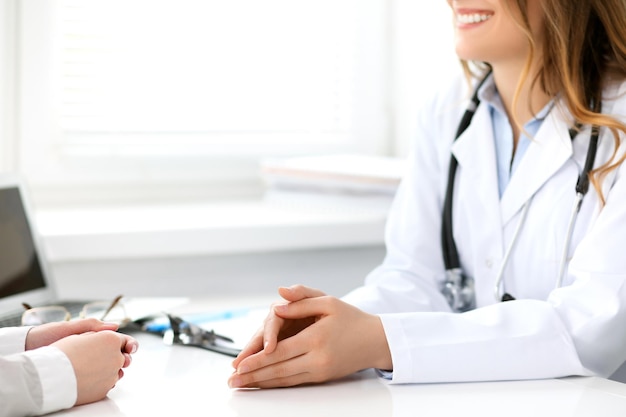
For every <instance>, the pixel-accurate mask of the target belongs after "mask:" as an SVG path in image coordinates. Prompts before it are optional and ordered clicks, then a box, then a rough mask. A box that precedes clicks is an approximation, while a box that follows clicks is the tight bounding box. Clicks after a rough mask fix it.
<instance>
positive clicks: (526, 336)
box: [344, 79, 626, 383]
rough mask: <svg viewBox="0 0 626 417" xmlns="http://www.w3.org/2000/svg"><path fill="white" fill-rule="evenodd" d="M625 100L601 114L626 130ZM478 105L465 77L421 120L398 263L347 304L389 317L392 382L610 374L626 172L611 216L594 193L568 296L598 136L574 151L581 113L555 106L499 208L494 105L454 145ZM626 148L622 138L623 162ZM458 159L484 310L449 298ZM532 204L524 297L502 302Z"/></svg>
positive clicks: (620, 321) (624, 279) (468, 261)
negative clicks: (456, 308) (458, 306)
mask: <svg viewBox="0 0 626 417" xmlns="http://www.w3.org/2000/svg"><path fill="white" fill-rule="evenodd" d="M625 93H626V84H617V85H613V86H611V87H610V88H607V89H606V91H604V100H603V106H602V108H603V112H604V113H605V114H611V115H614V116H616V117H618V118H620V120H622V121H624V119H625V117H624V116H625V115H626V97H623V95H624V94H625ZM467 96H468V90H467V87H466V86H465V85H464V81H463V80H462V79H459V80H458V81H457V82H456V83H454V84H453V85H451V86H450V89H449V90H448V91H447V92H446V93H444V94H440V95H439V96H437V97H436V98H435V99H434V100H433V101H432V102H430V103H428V105H427V106H426V107H425V108H424V110H423V111H422V112H421V114H420V116H419V123H418V132H417V142H416V144H415V146H414V147H413V150H412V154H411V156H410V161H409V170H408V172H407V175H406V176H405V178H404V180H403V182H402V184H401V186H400V188H399V190H398V193H397V195H396V198H395V200H394V203H393V206H392V209H391V212H390V217H389V220H388V223H387V230H386V245H387V256H386V258H385V260H384V261H383V263H382V265H381V266H379V267H378V268H377V269H375V270H374V271H373V272H372V273H371V274H370V275H369V276H368V277H367V279H366V282H365V285H364V286H362V287H360V288H357V289H355V290H354V291H352V292H351V293H349V294H348V295H346V296H345V297H344V300H345V301H348V302H349V303H351V304H354V305H356V306H358V307H360V308H362V309H363V310H365V311H368V312H370V313H375V314H379V315H380V317H381V319H382V323H383V326H384V329H385V333H386V336H387V339H388V342H389V347H390V349H391V354H392V360H393V378H392V382H394V383H407V382H450V381H484V380H512V379H536V378H552V377H561V376H567V375H600V376H605V377H606V376H609V375H611V374H612V373H613V372H614V371H615V370H616V369H617V368H618V367H619V365H621V364H622V362H624V361H625V360H626V164H622V165H621V166H620V167H619V168H618V169H616V170H614V171H613V172H612V173H611V174H610V175H609V176H608V177H607V178H605V180H604V181H603V183H602V191H603V193H604V197H605V199H606V203H605V204H604V205H603V204H602V203H601V200H600V198H599V195H598V193H597V192H596V191H595V189H594V188H593V187H590V189H589V192H588V193H587V196H586V197H585V200H584V201H583V204H582V208H581V211H580V213H579V215H578V218H577V221H576V226H575V230H574V232H573V238H572V243H571V246H570V251H569V255H568V261H569V262H568V265H567V271H566V274H565V278H564V281H563V285H562V286H561V287H560V288H556V287H555V286H556V281H557V275H558V272H559V267H560V263H561V258H562V251H563V247H564V245H565V241H566V235H567V225H568V222H569V219H570V213H571V210H572V205H573V203H574V198H575V191H574V187H575V184H576V180H577V178H578V175H579V173H580V171H581V170H582V166H583V164H584V160H585V157H586V153H587V146H588V143H589V136H590V135H589V132H590V129H589V127H587V128H585V129H584V130H583V131H582V132H581V133H580V134H579V135H578V136H577V137H576V138H575V139H574V140H573V141H572V140H571V139H570V136H569V133H568V128H569V127H570V126H571V124H572V123H571V117H570V116H569V113H568V112H567V110H566V108H565V106H564V105H560V104H557V105H556V106H554V107H553V109H552V110H551V112H550V114H549V115H548V117H547V118H546V119H545V120H544V121H543V124H542V125H541V127H540V129H539V131H538V132H537V134H536V136H535V137H534V138H533V140H532V143H531V145H530V146H529V148H528V150H527V152H526V154H525V155H524V157H523V159H522V161H521V163H520V164H519V166H518V168H517V170H516V171H515V172H514V174H513V176H512V177H511V180H510V182H509V184H508V186H507V188H506V190H505V192H504V194H503V195H502V197H501V198H500V197H499V195H498V179H497V173H496V158H495V147H494V138H493V130H492V125H491V119H490V115H489V111H488V106H487V105H480V106H479V107H478V110H477V112H476V114H475V116H474V118H473V120H472V123H471V125H470V126H469V128H468V129H467V130H466V131H465V133H464V134H463V135H462V136H461V137H460V138H459V139H458V140H457V141H456V142H453V139H454V136H455V132H456V129H457V126H458V123H459V120H460V118H461V115H462V114H463V112H464V110H465V107H466V105H467ZM625 148H626V145H625V144H624V138H622V142H621V145H620V148H619V149H618V156H619V155H622V154H623V153H624V152H625ZM451 151H452V152H453V153H454V155H455V157H456V158H457V160H458V163H459V167H458V170H457V175H456V182H455V189H454V199H453V201H454V202H453V225H454V238H455V241H456V244H457V247H458V250H459V256H460V260H461V267H462V269H463V271H464V272H465V273H466V274H467V275H469V276H471V277H473V278H474V280H475V286H476V297H477V308H476V309H475V310H473V311H470V312H466V313H461V314H455V313H452V312H451V311H450V308H449V306H448V304H447V303H446V301H445V299H444V298H443V296H442V295H441V293H440V291H439V288H440V285H441V283H442V281H443V280H444V278H445V274H444V265H443V260H442V252H441V242H440V233H441V232H440V230H441V223H442V215H441V213H442V207H443V200H444V195H445V188H446V182H447V170H448V165H449V161H450V152H451ZM614 151H615V142H614V139H613V137H612V135H611V133H610V132H609V131H608V129H602V131H601V135H600V140H599V147H598V153H597V157H596V164H595V166H596V167H597V166H599V165H600V164H602V163H604V162H606V161H608V160H610V159H611V158H612V157H613V156H614ZM530 199H532V201H531V203H530V207H529V211H528V214H527V218H526V221H525V222H524V224H523V227H522V229H521V231H520V233H519V236H518V239H517V242H516V244H515V247H514V248H513V250H512V253H511V257H510V259H509V261H508V263H507V265H506V269H505V271H504V278H503V279H504V288H505V290H506V291H507V292H508V293H510V294H512V295H514V296H515V297H516V298H517V300H515V301H510V302H504V303H502V302H499V303H498V302H496V301H495V297H494V286H495V284H496V277H497V274H498V269H499V268H500V265H501V263H502V260H503V257H504V253H505V251H506V249H507V247H508V246H509V244H510V242H511V239H512V236H513V234H514V231H515V229H516V227H517V225H518V222H519V220H520V215H521V209H522V207H523V205H524V203H526V202H527V201H529V200H530Z"/></svg>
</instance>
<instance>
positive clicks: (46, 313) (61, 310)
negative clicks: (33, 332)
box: [22, 295, 130, 327]
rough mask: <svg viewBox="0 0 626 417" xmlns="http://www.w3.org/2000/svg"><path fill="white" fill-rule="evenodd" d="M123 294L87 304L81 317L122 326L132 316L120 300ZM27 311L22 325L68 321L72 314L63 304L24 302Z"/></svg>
mask: <svg viewBox="0 0 626 417" xmlns="http://www.w3.org/2000/svg"><path fill="white" fill-rule="evenodd" d="M121 299H122V296H121V295H118V296H117V297H115V298H114V299H113V301H96V302H93V303H88V304H85V305H84V306H83V308H82V310H81V311H80V314H79V317H80V318H92V317H93V318H97V319H99V320H106V321H108V322H113V323H117V324H119V325H120V327H123V326H125V325H126V324H128V323H129V322H130V318H129V317H128V315H127V314H126V309H125V308H124V305H123V304H122V303H121V302H120V300H121ZM22 305H23V306H24V308H25V309H26V311H24V313H23V314H22V326H38V325H40V324H44V323H53V322H57V321H68V320H70V319H71V318H72V315H71V314H70V312H69V311H68V310H67V308H65V307H63V306H45V307H31V306H30V305H28V304H26V303H22Z"/></svg>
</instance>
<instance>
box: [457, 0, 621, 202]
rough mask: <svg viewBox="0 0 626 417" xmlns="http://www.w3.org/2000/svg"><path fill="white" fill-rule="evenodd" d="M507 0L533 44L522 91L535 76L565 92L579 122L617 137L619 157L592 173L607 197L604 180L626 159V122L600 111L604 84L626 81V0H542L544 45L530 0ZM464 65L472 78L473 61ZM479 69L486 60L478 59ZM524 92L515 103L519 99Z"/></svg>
mask: <svg viewBox="0 0 626 417" xmlns="http://www.w3.org/2000/svg"><path fill="white" fill-rule="evenodd" d="M503 1H504V2H505V4H506V5H507V6H508V8H509V10H510V12H511V15H512V16H514V17H515V18H516V21H517V23H518V25H519V27H520V29H521V30H522V31H523V32H524V33H525V34H526V38H527V39H528V43H529V46H530V53H529V56H528V58H527V61H526V67H525V69H524V71H523V73H522V76H521V78H520V80H519V82H518V88H517V92H518V93H519V91H520V90H521V87H522V85H524V84H525V83H526V82H527V81H530V82H531V86H532V88H541V89H542V90H543V91H544V92H545V93H546V94H548V95H550V96H552V97H554V96H556V95H557V94H559V95H560V97H561V99H562V100H563V102H564V104H565V105H566V106H567V108H568V110H569V111H570V113H571V114H572V116H573V117H574V122H575V123H576V124H577V125H596V126H599V127H601V128H606V129H609V130H610V131H611V133H612V135H613V140H614V142H615V146H614V149H615V150H614V154H613V157H612V158H611V159H610V160H609V161H608V162H606V163H604V164H602V165H600V166H598V167H596V168H595V169H594V170H593V171H592V172H591V173H590V174H589V175H590V181H591V183H592V184H593V186H594V188H595V189H596V191H597V192H598V193H599V195H600V197H601V198H603V195H602V192H601V189H600V184H601V182H602V180H603V179H604V177H606V175H607V174H608V173H610V172H611V171H613V170H614V169H616V168H617V167H618V166H619V165H620V164H621V163H622V162H624V159H626V155H621V156H619V157H618V156H617V150H618V147H619V145H620V142H621V140H622V139H620V132H621V133H623V134H626V125H625V124H624V123H622V122H620V121H619V120H617V119H616V118H614V117H611V116H609V115H605V114H602V113H601V112H600V111H598V110H597V109H598V107H597V105H598V104H599V103H601V101H602V97H601V95H602V89H603V87H604V84H605V83H606V82H607V81H608V80H609V79H613V80H626V0H575V1H573V0H540V1H541V7H542V10H543V13H544V19H543V28H540V30H542V31H543V34H544V36H543V38H542V41H541V42H542V44H540V45H537V44H536V42H535V40H534V39H533V36H532V32H531V27H530V23H529V19H528V14H527V8H528V0H503ZM539 51H540V52H541V63H540V65H539V68H538V72H537V73H536V74H533V75H532V76H533V78H532V79H529V77H531V72H530V71H531V64H532V63H533V61H534V59H535V57H536V56H537V54H538V53H539ZM463 66H464V68H465V71H466V74H467V75H468V77H471V76H472V72H471V71H470V67H469V65H468V63H467V62H464V63H463ZM478 68H484V65H481V64H478ZM518 96H519V94H516V97H515V103H514V105H517V104H518V103H517V97H518ZM516 122H517V121H516ZM518 124H519V123H518Z"/></svg>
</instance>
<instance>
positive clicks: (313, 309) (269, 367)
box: [229, 285, 391, 388]
mask: <svg viewBox="0 0 626 417" xmlns="http://www.w3.org/2000/svg"><path fill="white" fill-rule="evenodd" d="M279 294H280V295H281V296H282V297H283V298H284V299H285V300H286V302H284V303H276V304H274V305H273V306H272V308H271V309H270V312H269V314H268V316H267V318H266V319H265V322H264V325H263V327H262V328H261V329H259V331H258V332H257V333H256V334H255V335H254V337H253V338H252V339H251V340H250V342H249V343H248V345H247V346H246V347H245V348H244V349H243V350H242V352H241V353H240V354H239V356H238V357H237V358H236V359H235V360H234V361H233V367H234V368H235V372H234V373H233V375H232V376H231V377H230V379H229V385H230V386H231V387H233V388H241V387H248V388H250V387H259V388H271V387H279V386H292V385H300V384H306V383H313V382H323V381H327V380H331V379H336V378H340V377H343V376H346V375H349V374H352V373H354V372H357V371H359V370H361V369H366V368H379V369H389V368H390V367H391V355H390V353H389V347H388V346H387V341H386V338H385V336H384V331H383V327H382V324H381V322H380V318H379V317H378V316H376V315H372V314H367V313H364V312H363V311H361V310H359V309H357V308H356V307H353V306H351V305H349V304H347V303H345V302H343V301H341V300H339V299H337V298H335V297H330V296H327V295H325V294H324V293H322V292H321V291H319V290H316V289H313V288H308V287H305V286H301V285H296V286H293V287H289V288H285V287H283V288H280V289H279ZM355 340H356V341H358V344H361V346H358V345H357V346H355Z"/></svg>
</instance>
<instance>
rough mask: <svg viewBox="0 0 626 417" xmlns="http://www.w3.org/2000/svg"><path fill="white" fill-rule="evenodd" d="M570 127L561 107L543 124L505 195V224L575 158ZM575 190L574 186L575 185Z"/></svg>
mask: <svg viewBox="0 0 626 417" xmlns="http://www.w3.org/2000/svg"><path fill="white" fill-rule="evenodd" d="M572 152H573V151H572V141H571V139H570V137H569V130H568V125H567V123H566V122H565V120H564V118H563V117H562V114H561V110H560V109H559V108H558V106H555V108H553V109H552V111H551V112H550V113H549V114H548V116H547V117H546V119H545V120H544V121H543V123H542V125H541V127H540V128H539V131H538V132H537V135H536V136H535V137H534V138H532V140H531V143H530V145H529V147H528V149H527V151H526V154H525V155H524V157H523V158H522V160H521V161H520V164H519V165H518V167H517V169H516V171H515V172H514V173H513V175H512V176H511V180H510V182H509V184H508V185H507V188H506V189H505V191H504V194H503V195H502V199H501V201H500V203H501V205H500V207H501V217H502V225H503V226H504V225H506V224H507V222H509V221H510V220H511V218H512V217H513V216H514V215H515V214H516V213H517V212H518V211H519V210H520V209H521V207H522V206H523V205H524V203H525V202H526V201H528V200H529V199H530V198H531V197H532V196H533V195H534V194H535V193H536V192H537V190H538V189H539V188H541V186H542V185H543V184H544V183H545V182H546V181H547V180H548V179H549V178H550V177H551V176H552V175H554V174H555V172H557V171H558V170H559V169H560V168H561V167H562V166H563V164H564V163H565V162H566V161H567V160H568V159H569V158H570V157H571V156H572ZM572 187H573V185H572Z"/></svg>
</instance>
